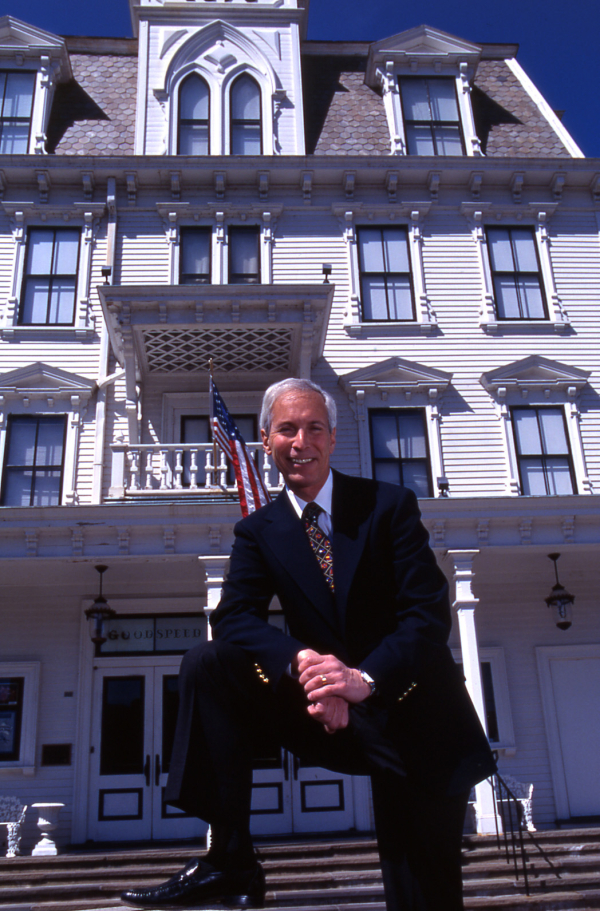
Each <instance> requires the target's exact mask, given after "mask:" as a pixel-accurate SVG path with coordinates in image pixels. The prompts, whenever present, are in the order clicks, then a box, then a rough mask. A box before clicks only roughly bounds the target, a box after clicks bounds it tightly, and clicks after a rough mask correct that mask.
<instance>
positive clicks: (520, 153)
mask: <svg viewBox="0 0 600 911" xmlns="http://www.w3.org/2000/svg"><path fill="white" fill-rule="evenodd" d="M472 98H473V113H474V115H475V124H476V128H477V134H478V136H479V138H480V139H481V144H482V149H483V151H484V153H485V154H486V155H487V156H489V157H491V158H498V157H500V158H502V157H511V156H514V157H517V158H519V157H522V158H569V157H570V153H569V151H568V150H567V149H566V148H565V146H564V145H563V143H562V142H561V140H560V138H559V136H558V135H557V134H556V133H555V132H554V130H553V129H552V127H551V126H550V124H549V123H548V121H547V120H546V118H545V117H544V116H543V114H542V113H541V111H540V110H539V108H538V107H537V105H536V104H535V103H534V101H533V100H532V99H531V97H530V96H529V95H528V94H527V92H526V91H525V89H524V88H523V86H522V85H521V83H520V82H519V80H518V79H517V77H516V76H515V75H514V73H513V72H512V71H511V70H510V69H509V68H508V66H507V64H506V62H505V61H504V60H485V59H484V60H482V61H481V62H480V64H479V67H478V69H477V75H476V77H475V88H474V90H473V93H472Z"/></svg>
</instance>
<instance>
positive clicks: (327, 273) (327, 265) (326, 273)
mask: <svg viewBox="0 0 600 911" xmlns="http://www.w3.org/2000/svg"><path fill="white" fill-rule="evenodd" d="M321 268H322V269H323V275H324V276H325V278H324V279H323V284H324V285H328V284H329V276H330V275H331V273H332V272H333V266H332V265H331V263H323V265H322V267H321Z"/></svg>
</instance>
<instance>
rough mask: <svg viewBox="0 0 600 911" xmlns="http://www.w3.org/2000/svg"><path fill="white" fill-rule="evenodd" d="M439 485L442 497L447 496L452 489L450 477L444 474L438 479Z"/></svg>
mask: <svg viewBox="0 0 600 911" xmlns="http://www.w3.org/2000/svg"><path fill="white" fill-rule="evenodd" d="M437 486H438V490H439V492H440V497H447V496H448V491H449V490H450V482H449V481H448V478H446V477H444V476H443V475H442V476H441V477H439V478H438V479H437Z"/></svg>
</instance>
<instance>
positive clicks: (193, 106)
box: [177, 73, 210, 155]
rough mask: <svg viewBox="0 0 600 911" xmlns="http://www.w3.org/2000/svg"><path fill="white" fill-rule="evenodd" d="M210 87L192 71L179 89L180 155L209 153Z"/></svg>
mask: <svg viewBox="0 0 600 911" xmlns="http://www.w3.org/2000/svg"><path fill="white" fill-rule="evenodd" d="M209 112H210V95H209V89H208V86H207V84H206V82H205V81H204V79H202V78H201V77H200V76H198V75H196V73H192V74H191V75H190V76H188V77H187V78H186V79H184V81H183V83H182V84H181V89H180V90H179V123H178V126H179V129H178V136H177V152H178V154H179V155H208V154H209V151H210V142H209V132H208V130H209Z"/></svg>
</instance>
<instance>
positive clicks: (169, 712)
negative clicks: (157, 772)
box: [162, 674, 179, 772]
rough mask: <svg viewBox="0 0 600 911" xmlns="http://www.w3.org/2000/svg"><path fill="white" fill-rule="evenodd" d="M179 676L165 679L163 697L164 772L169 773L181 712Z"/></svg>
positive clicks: (172, 675)
mask: <svg viewBox="0 0 600 911" xmlns="http://www.w3.org/2000/svg"><path fill="white" fill-rule="evenodd" d="M178 679H179V677H178V675H177V674H168V675H165V676H164V677H163V697H162V770H163V772H168V771H169V768H170V766H171V753H172V751H173V741H174V739H175V726H176V724H177V712H178V710H179V689H178V686H177V681H178Z"/></svg>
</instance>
